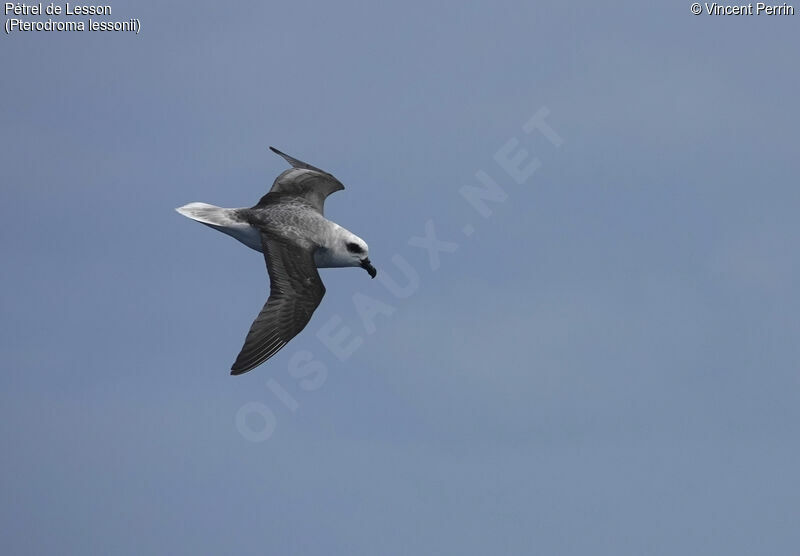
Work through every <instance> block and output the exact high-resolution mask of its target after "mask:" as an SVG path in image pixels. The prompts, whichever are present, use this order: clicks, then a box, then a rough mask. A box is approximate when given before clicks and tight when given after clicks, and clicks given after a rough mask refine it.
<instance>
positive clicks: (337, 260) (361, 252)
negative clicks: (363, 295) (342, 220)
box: [314, 227, 378, 278]
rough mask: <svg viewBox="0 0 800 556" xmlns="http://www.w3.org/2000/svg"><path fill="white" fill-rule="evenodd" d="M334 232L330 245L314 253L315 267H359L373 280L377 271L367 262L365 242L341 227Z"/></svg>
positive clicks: (367, 254)
mask: <svg viewBox="0 0 800 556" xmlns="http://www.w3.org/2000/svg"><path fill="white" fill-rule="evenodd" d="M336 232H337V233H336V234H335V235H334V238H333V241H332V244H328V245H326V246H325V248H323V249H319V250H317V252H316V253H315V256H314V258H315V260H316V263H317V266H318V267H320V268H324V267H344V266H359V267H361V268H363V269H364V270H366V271H367V272H368V273H369V275H370V276H371V277H373V278H375V276H376V275H377V274H378V271H377V270H376V269H375V267H374V266H372V263H371V262H370V260H369V246H368V245H367V242H366V241H364V240H363V239H361V238H360V237H358V236H357V235H355V234H354V233H352V232H349V231H347V230H345V229H344V228H341V227H340V228H339V229H338V230H336Z"/></svg>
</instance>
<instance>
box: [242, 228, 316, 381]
mask: <svg viewBox="0 0 800 556" xmlns="http://www.w3.org/2000/svg"><path fill="white" fill-rule="evenodd" d="M261 242H262V244H263V246H264V258H265V259H266V261H267V271H268V272H269V280H270V291H269V299H267V302H266V303H265V304H264V308H263V309H261V313H259V315H258V317H256V320H255V321H253V324H252V326H251V327H250V331H249V332H248V333H247V339H246V340H245V342H244V346H243V347H242V351H241V352H240V353H239V356H238V357H237V358H236V362H235V363H234V364H233V367H231V374H232V375H240V374H242V373H246V372H247V371H249V370H251V369H253V368H255V367H257V366H258V365H260V364H261V363H263V362H264V361H266V360H267V359H269V358H270V357H272V356H273V355H275V354H276V353H277V352H278V351H279V350H280V349H281V348H282V347H283V346H285V345H286V344H287V343H289V340H291V339H292V338H294V337H295V336H297V334H299V333H300V331H301V330H303V328H305V326H306V324H308V321H309V320H310V319H311V315H312V314H313V313H314V310H315V309H316V308H317V306H318V305H319V303H320V301H322V296H324V295H325V286H324V285H323V284H322V280H321V279H320V277H319V273H318V272H317V267H316V265H315V264H314V252H313V250H312V249H310V248H304V247H303V246H300V245H295V244H291V243H289V242H288V241H287V240H284V239H280V238H275V237H268V236H267V235H266V234H264V233H262V234H261Z"/></svg>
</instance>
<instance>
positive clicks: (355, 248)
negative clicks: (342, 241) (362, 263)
mask: <svg viewBox="0 0 800 556" xmlns="http://www.w3.org/2000/svg"><path fill="white" fill-rule="evenodd" d="M347 250H348V251H350V252H351V253H363V252H364V250H363V249H361V247H360V246H359V245H358V244H357V243H348V244H347Z"/></svg>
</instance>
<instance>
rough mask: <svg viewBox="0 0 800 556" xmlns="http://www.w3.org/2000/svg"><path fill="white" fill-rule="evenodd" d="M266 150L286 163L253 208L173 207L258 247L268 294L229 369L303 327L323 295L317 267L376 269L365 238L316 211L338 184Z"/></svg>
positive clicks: (243, 367)
mask: <svg viewBox="0 0 800 556" xmlns="http://www.w3.org/2000/svg"><path fill="white" fill-rule="evenodd" d="M270 149H271V150H272V151H273V152H275V153H276V154H279V155H281V156H282V157H283V158H285V159H286V161H287V162H288V163H289V164H291V165H292V168H291V169H289V170H286V171H285V172H283V173H282V174H281V175H279V176H278V177H277V178H276V179H275V183H273V184H272V189H270V190H269V193H267V194H266V195H264V196H263V197H261V200H260V201H258V204H257V205H255V206H254V207H252V208H233V209H231V208H221V207H215V206H214V205H208V204H206V203H189V204H188V205H184V206H182V207H180V208H178V209H175V210H177V211H178V212H179V213H181V214H182V215H184V216H186V217H188V218H191V219H192V220H197V221H198V222H202V223H203V224H205V225H207V226H210V227H212V228H215V229H217V230H219V231H220V232H224V233H226V234H228V235H230V236H233V237H235V238H236V239H238V240H239V241H241V242H242V243H244V244H245V245H247V246H248V247H250V248H252V249H255V250H256V251H259V252H261V253H264V258H265V259H266V261H267V272H268V273H269V280H270V291H269V299H267V302H266V303H265V304H264V308H263V309H261V313H259V315H258V317H256V320H255V321H253V325H252V326H251V327H250V332H248V333H247V338H246V339H245V342H244V346H243V347H242V351H241V352H240V353H239V356H238V357H237V358H236V362H235V363H234V364H233V367H231V374H233V375H239V374H242V373H246V372H247V371H249V370H251V369H253V368H255V367H257V366H258V365H260V364H261V363H263V362H264V361H266V360H267V359H269V358H270V357H272V356H273V355H275V354H276V353H277V352H278V351H279V350H280V349H281V348H282V347H283V346H285V345H286V344H287V343H289V340H291V339H292V338H294V337H295V336H297V334H299V333H300V331H301V330H303V328H305V326H306V324H308V321H309V320H310V319H311V314H312V313H313V312H314V310H315V309H316V308H317V306H318V305H319V303H320V301H322V296H323V295H325V286H324V285H322V280H321V279H320V277H319V273H318V272H317V268H330V267H345V266H360V267H361V268H364V269H365V270H366V271H367V272H369V275H370V276H372V277H373V278H375V275H376V274H377V271H376V270H375V267H374V266H372V263H370V261H369V257H368V256H367V255H368V248H367V244H366V242H365V241H364V240H363V239H361V238H360V237H358V236H357V235H355V234H353V233H351V232H349V231H347V230H345V229H344V228H342V227H341V226H339V225H338V224H335V223H333V222H331V221H330V220H328V219H326V218H325V217H324V216H323V204H324V203H325V198H326V197H327V196H328V195H330V194H331V193H333V192H334V191H340V190H342V189H344V185H342V183H341V182H340V181H339V180H337V179H336V178H334V177H333V176H332V175H330V174H329V173H328V172H326V171H324V170H320V169H319V168H315V167H314V166H311V165H310V164H306V163H305V162H302V161H300V160H297V159H296V158H292V157H291V156H289V155H287V154H284V153H282V152H280V151H279V150H278V149H275V148H273V147H270Z"/></svg>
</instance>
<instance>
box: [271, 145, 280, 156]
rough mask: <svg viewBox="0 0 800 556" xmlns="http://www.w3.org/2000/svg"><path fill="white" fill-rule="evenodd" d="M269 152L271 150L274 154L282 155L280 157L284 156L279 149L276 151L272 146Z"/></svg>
mask: <svg viewBox="0 0 800 556" xmlns="http://www.w3.org/2000/svg"><path fill="white" fill-rule="evenodd" d="M269 150H271V151H272V152H274V153H275V154H278V155H280V156H283V153H282V152H281V151H279V150H278V149H276V148H275V147H273V146H272V145H270V147H269Z"/></svg>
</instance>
